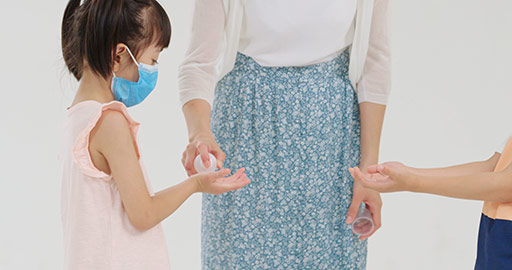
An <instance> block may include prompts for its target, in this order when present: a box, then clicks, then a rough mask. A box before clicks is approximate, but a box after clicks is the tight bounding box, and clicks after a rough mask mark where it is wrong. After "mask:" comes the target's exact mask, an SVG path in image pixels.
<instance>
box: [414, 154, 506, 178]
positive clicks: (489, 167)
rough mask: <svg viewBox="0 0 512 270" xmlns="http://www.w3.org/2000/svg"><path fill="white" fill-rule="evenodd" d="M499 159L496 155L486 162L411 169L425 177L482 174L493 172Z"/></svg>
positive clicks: (498, 155)
mask: <svg viewBox="0 0 512 270" xmlns="http://www.w3.org/2000/svg"><path fill="white" fill-rule="evenodd" d="M499 158H500V154H498V153H495V154H494V155H493V156H492V157H490V158H489V159H487V160H484V161H476V162H471V163H465V164H461V165H455V166H450V167H445V168H428V169H420V168H411V169H412V170H413V171H414V173H416V174H419V175H425V176H461V175H468V174H475V173H481V172H492V171H493V170H494V167H496V164H497V163H498V159H499Z"/></svg>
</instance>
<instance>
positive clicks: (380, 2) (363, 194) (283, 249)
mask: <svg viewBox="0 0 512 270" xmlns="http://www.w3.org/2000/svg"><path fill="white" fill-rule="evenodd" d="M387 11H388V0H375V3H374V2H373V0H319V1H297V0H280V1H276V0H244V1H242V0H224V1H223V0H196V6H195V11H194V19H193V27H192V40H191V43H190V46H189V48H188V50H187V53H186V56H185V61H184V63H183V64H182V66H181V68H180V75H179V87H180V98H181V102H182V104H183V112H184V115H185V118H186V121H187V127H188V132H189V140H190V141H189V145H188V146H187V148H186V150H185V152H184V153H183V164H184V166H185V169H186V170H187V173H188V174H189V175H190V174H194V173H196V172H195V171H194V169H193V160H194V158H195V157H196V156H197V155H198V154H200V155H201V158H202V160H203V162H204V163H205V165H206V166H208V165H209V158H208V153H209V152H210V153H212V154H214V155H215V156H216V158H217V162H218V163H217V165H218V167H219V168H220V167H223V166H225V167H228V168H231V167H232V168H239V167H244V168H247V174H248V176H249V178H250V179H251V180H252V183H251V184H250V185H249V186H247V187H245V188H243V189H241V190H239V191H235V192H230V193H228V194H225V195H221V196H218V197H213V196H208V195H206V196H204V197H203V210H202V211H203V213H202V216H203V219H202V263H203V269H364V268H365V267H366V241H360V240H359V239H358V237H357V236H356V235H354V234H353V233H352V231H351V228H350V225H348V224H347V223H351V222H352V220H353V218H354V217H355V216H356V214H357V211H358V209H359V207H360V205H361V202H365V203H366V205H367V207H368V208H369V209H370V211H371V212H372V215H373V218H374V222H375V224H376V226H375V230H377V229H378V228H379V227H380V210H381V205H382V202H381V199H380V195H379V194H378V193H376V192H374V191H371V190H367V189H365V188H363V187H362V186H360V184H358V183H354V182H353V179H352V178H351V176H350V174H349V172H348V168H349V167H352V166H355V165H357V164H359V166H360V167H362V168H365V167H366V166H368V165H369V164H375V163H377V162H378V160H377V159H378V151H379V143H380V134H381V127H382V121H383V118H384V111H385V104H386V101H387V96H388V94H389V89H390V51H389V38H388V32H387V27H388V24H387ZM349 60H350V62H349ZM210 116H211V118H210ZM365 238H367V237H363V238H362V239H363V240H364V239H365Z"/></svg>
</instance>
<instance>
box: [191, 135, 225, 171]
mask: <svg viewBox="0 0 512 270" xmlns="http://www.w3.org/2000/svg"><path fill="white" fill-rule="evenodd" d="M209 153H212V155H214V156H215V158H216V159H217V169H222V166H223V164H224V160H225V159H226V154H224V152H223V151H222V150H221V149H220V147H219V145H218V144H217V142H215V139H214V138H213V135H212V134H210V135H202V136H198V137H196V138H195V139H194V140H192V141H191V142H190V143H189V144H188V145H187V148H186V149H185V151H184V152H183V157H182V158H181V163H182V164H183V167H185V170H186V171H187V174H188V176H191V175H194V174H197V171H196V170H195V169H194V159H195V158H196V157H197V155H201V159H202V161H203V164H204V165H205V167H207V168H208V167H210V156H209Z"/></svg>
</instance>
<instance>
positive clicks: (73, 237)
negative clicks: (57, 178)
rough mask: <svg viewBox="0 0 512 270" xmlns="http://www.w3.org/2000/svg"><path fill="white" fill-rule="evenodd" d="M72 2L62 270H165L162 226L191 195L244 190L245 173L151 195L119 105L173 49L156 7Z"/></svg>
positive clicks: (135, 94) (67, 34) (142, 0)
mask: <svg viewBox="0 0 512 270" xmlns="http://www.w3.org/2000/svg"><path fill="white" fill-rule="evenodd" d="M81 2H82V1H80V0H71V1H69V3H68V5H67V7H66V10H65V13H64V19H63V24H62V50H63V55H64V60H65V62H66V65H67V67H68V68H69V70H70V72H71V73H72V74H73V75H74V76H75V77H76V79H77V80H79V81H80V86H79V88H78V91H77V93H76V96H75V99H74V101H73V104H72V106H71V107H70V108H68V110H67V112H66V119H65V123H64V127H65V129H64V130H65V132H64V138H63V141H62V149H61V153H60V160H61V164H62V222H63V230H64V248H65V254H64V258H65V267H64V268H65V269H87V270H91V269H94V270H101V269H123V270H127V269H169V261H168V255H167V248H166V244H165V239H164V235H163V231H162V227H161V225H160V222H161V221H162V220H163V219H165V218H166V217H168V216H169V215H170V214H172V213H173V212H174V211H175V210H176V209H177V208H178V207H179V206H180V205H181V204H182V203H183V202H184V201H185V200H186V199H187V198H188V197H189V196H191V195H192V194H193V193H196V192H205V193H211V194H221V193H224V192H227V191H231V190H235V189H238V188H241V187H243V186H245V185H247V184H248V183H249V180H248V179H247V177H246V175H245V174H244V169H240V170H239V171H238V172H236V173H235V174H233V175H232V176H230V177H227V175H228V174H229V173H230V171H229V170H228V169H222V170H220V171H217V172H212V173H206V174H196V175H193V176H191V177H190V178H188V179H187V180H185V181H183V182H181V183H180V184H178V185H176V186H173V187H171V188H168V189H166V190H163V191H160V192H158V193H154V192H153V191H152V188H151V185H150V183H149V181H148V179H147V178H146V176H145V173H144V170H143V167H142V164H141V163H140V156H139V149H138V146H137V140H136V135H137V129H138V127H139V123H137V122H135V121H134V120H133V119H132V118H131V117H130V115H129V114H128V111H127V109H126V107H130V106H134V105H137V104H138V103H140V102H142V101H143V100H144V98H145V97H146V96H147V95H149V93H150V92H151V91H152V90H153V88H154V87H155V85H156V80H157V74H158V73H157V59H158V56H159V54H160V52H161V51H162V49H164V48H167V47H168V45H169V42H170V35H171V27H170V22H169V18H168V17H167V14H166V13H165V11H164V10H163V8H162V7H161V6H160V5H159V4H158V3H157V2H156V1H155V0H85V1H83V3H82V4H81Z"/></svg>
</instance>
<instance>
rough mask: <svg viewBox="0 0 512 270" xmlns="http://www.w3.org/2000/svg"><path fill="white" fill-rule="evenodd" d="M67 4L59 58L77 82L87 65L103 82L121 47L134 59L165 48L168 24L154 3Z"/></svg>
mask: <svg viewBox="0 0 512 270" xmlns="http://www.w3.org/2000/svg"><path fill="white" fill-rule="evenodd" d="M81 2H82V1H81V0H70V1H69V2H68V4H67V6H66V10H65V11H64V18H63V19H62V54H63V56H64V61H65V62H66V65H67V67H68V69H69V71H70V72H71V73H73V75H74V76H75V78H76V79H77V80H80V79H81V78H82V73H83V66H84V62H85V61H86V62H87V64H88V65H89V67H90V68H91V70H92V71H93V72H95V73H97V74H99V75H100V76H102V77H104V78H106V77H108V76H110V75H111V74H112V65H113V63H114V57H115V49H116V46H117V44H119V43H124V44H126V45H127V46H128V47H129V48H130V50H131V51H132V52H133V54H134V55H135V56H137V55H138V53H139V52H140V51H141V50H143V49H145V48H147V47H148V46H149V45H151V44H153V43H154V44H156V45H157V46H159V47H162V48H167V47H168V46H169V43H170V40H171V22H170V21H169V17H168V16H167V13H166V12H165V10H164V9H163V8H162V6H161V5H160V4H159V3H158V2H157V1H155V0H84V1H83V3H81Z"/></svg>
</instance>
